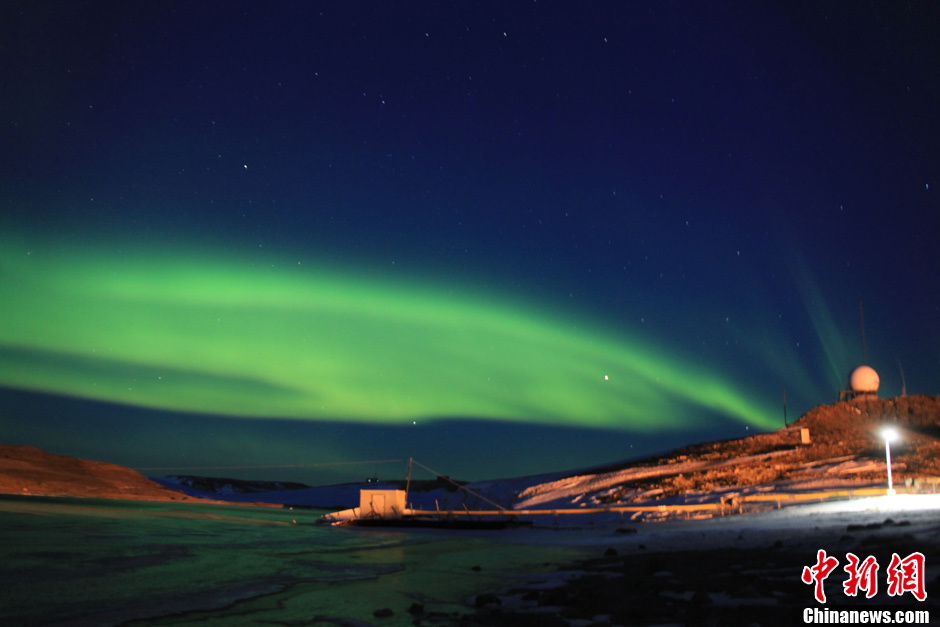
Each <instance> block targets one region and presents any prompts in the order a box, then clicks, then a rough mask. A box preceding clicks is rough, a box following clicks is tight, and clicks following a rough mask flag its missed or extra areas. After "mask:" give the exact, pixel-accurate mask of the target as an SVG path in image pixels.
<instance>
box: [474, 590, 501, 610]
mask: <svg viewBox="0 0 940 627" xmlns="http://www.w3.org/2000/svg"><path fill="white" fill-rule="evenodd" d="M502 604H503V602H502V600H500V598H499V597H498V596H496V595H495V594H493V593H492V592H486V593H484V594H478V595H477V598H476V599H475V600H474V601H473V605H474V607H486V606H488V605H495V606H497V607H499V606H501V605H502Z"/></svg>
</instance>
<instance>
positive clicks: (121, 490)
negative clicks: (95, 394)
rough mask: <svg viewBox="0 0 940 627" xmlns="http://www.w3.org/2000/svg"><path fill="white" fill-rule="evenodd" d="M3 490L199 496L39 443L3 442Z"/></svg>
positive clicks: (0, 448) (150, 498) (165, 497)
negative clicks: (55, 452) (52, 450)
mask: <svg viewBox="0 0 940 627" xmlns="http://www.w3.org/2000/svg"><path fill="white" fill-rule="evenodd" d="M0 493H2V494H23V495H42V496H80V497H95V498H107V499H139V500H148V501H189V500H196V499H192V498H191V497H188V496H186V495H185V494H183V493H182V492H177V491H175V490H168V489H167V488H164V487H163V486H161V485H160V484H158V483H154V482H153V481H151V480H149V479H147V478H146V477H144V476H143V475H141V474H140V473H139V472H137V471H135V470H131V469H130V468H125V467H124V466H118V465H117V464H109V463H106V462H96V461H89V460H87V459H78V458H75V457H68V456H66V455H53V454H51V453H47V452H45V451H43V450H41V449H38V448H36V447H35V446H15V445H10V444H0Z"/></svg>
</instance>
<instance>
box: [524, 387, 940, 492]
mask: <svg viewBox="0 0 940 627" xmlns="http://www.w3.org/2000/svg"><path fill="white" fill-rule="evenodd" d="M889 426H890V427H893V428H894V429H896V431H897V432H898V433H899V435H900V437H899V439H898V440H897V441H895V442H894V443H892V445H891V453H892V468H893V470H894V478H895V482H896V484H897V485H900V486H903V485H904V483H905V481H908V480H915V479H916V480H917V481H919V483H920V485H924V484H930V483H931V482H934V484H935V482H936V481H937V478H938V477H940V439H938V436H940V396H924V395H919V396H902V397H898V398H893V399H878V398H859V399H856V400H852V401H846V402H839V403H835V404H833V405H822V406H819V407H816V408H815V409H813V410H811V411H809V412H807V413H806V414H804V415H803V416H802V417H801V418H800V419H799V420H797V421H796V422H795V423H793V424H791V425H789V426H788V427H786V428H783V429H780V430H778V431H774V432H770V433H763V434H758V435H754V436H750V437H746V438H740V439H735V440H723V441H719V442H709V443H703V444H695V445H691V446H687V447H683V448H680V449H676V450H674V451H671V452H669V453H666V454H664V455H659V456H655V457H651V458H648V459H644V460H640V461H634V462H630V463H625V464H616V465H611V466H608V467H604V468H599V469H596V470H594V471H592V473H591V477H592V478H591V479H589V480H588V481H582V482H581V483H582V484H583V487H585V488H587V487H590V488H592V489H594V492H595V493H594V494H593V495H592V500H593V501H594V502H595V503H597V504H615V503H620V504H624V503H628V502H632V501H637V500H649V499H655V498H665V497H671V496H677V495H680V494H688V493H690V492H701V493H706V492H713V491H716V490H719V491H721V490H730V489H741V488H747V487H755V486H762V485H768V484H775V485H776V486H785V487H789V488H791V489H809V488H812V487H813V486H815V485H822V484H825V485H826V486H827V487H832V486H838V485H840V484H844V485H846V486H853V485H854V486H859V485H866V484H869V485H877V484H883V483H884V482H885V475H886V466H885V443H884V439H883V437H882V436H881V431H882V430H883V429H884V428H885V427H889ZM804 430H805V431H804ZM804 433H806V435H808V437H809V442H808V443H804V442H803V439H802V438H803V435H804ZM582 478H583V477H582ZM605 478H606V479H605ZM555 483H556V484H559V485H562V484H564V480H562V481H558V482H555ZM552 487H553V486H544V487H543V486H533V487H532V488H529V490H528V493H529V495H532V494H538V493H547V492H549V491H550V490H551V489H552ZM571 487H572V488H575V490H574V491H577V486H575V485H572V486H571ZM572 493H573V492H572ZM581 495H582V498H581V502H583V501H584V496H586V494H585V493H584V492H582V493H581ZM520 496H522V497H523V498H524V497H526V496H527V495H526V494H522V495H520ZM543 500H546V499H543ZM532 502H533V503H534V502H535V501H532ZM517 507H518V503H517Z"/></svg>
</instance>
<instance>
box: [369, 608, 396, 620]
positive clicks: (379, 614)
mask: <svg viewBox="0 0 940 627" xmlns="http://www.w3.org/2000/svg"><path fill="white" fill-rule="evenodd" d="M394 614H395V612H393V611H392V609H391V608H388V607H383V608H382V609H380V610H375V611H374V612H372V615H373V616H375V617H376V618H388V617H389V616H393V615H394Z"/></svg>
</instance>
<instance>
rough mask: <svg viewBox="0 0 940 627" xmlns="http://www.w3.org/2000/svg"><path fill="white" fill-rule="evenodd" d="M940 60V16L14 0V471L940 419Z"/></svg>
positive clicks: (8, 303)
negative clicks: (844, 405) (905, 416)
mask: <svg viewBox="0 0 940 627" xmlns="http://www.w3.org/2000/svg"><path fill="white" fill-rule="evenodd" d="M938 33H940V5H938V4H937V3H934V2H914V3H900V2H876V3H873V4H871V3H861V2H825V1H824V2H817V1H810V2H758V3H740V2H717V3H703V2H688V3H685V2H662V1H658V0H657V1H649V2H592V3H574V2H543V1H541V0H540V1H538V2H531V1H530V2H426V3H425V2H417V3H415V2H407V3H405V2H332V3H325V2H303V3H301V2H279V3H261V2H225V3H222V2H196V3H193V2H170V1H167V2H145V3H126V2H83V3H76V2H71V1H67V2H65V1H63V2H31V1H30V2H17V1H7V2H4V3H2V6H0V121H2V123H3V124H2V130H0V148H2V149H0V441H2V442H4V443H12V444H32V445H36V446H40V447H42V448H45V449H47V450H49V451H51V452H55V453H62V454H68V455H75V456H80V457H89V458H93V459H100V460H105V461H112V462H116V463H121V464H125V465H128V466H132V467H134V468H139V469H142V471H143V472H145V474H148V475H153V476H157V475H163V474H170V473H174V472H180V473H182V472H185V473H189V474H204V475H222V476H237V477H249V478H259V479H261V478H272V479H294V480H300V481H306V482H308V483H328V482H333V481H341V480H355V479H361V478H364V477H366V476H372V475H379V476H383V477H390V478H395V477H401V476H403V474H404V462H397V463H381V462H383V461H384V460H407V458H408V457H412V456H413V457H414V458H415V459H417V460H419V461H421V462H422V463H424V464H426V465H430V466H431V467H434V468H435V469H436V470H438V471H440V472H442V473H446V474H449V475H452V476H456V477H460V478H464V479H481V478H490V477H500V476H512V475H520V474H531V473H537V472H545V471H552V470H562V469H568V468H576V467H584V466H591V465H597V464H602V463H607V462H612V461H617V460H621V459H627V458H631V457H637V456H639V455H643V454H648V453H652V452H656V451H661V450H664V449H668V448H673V447H675V446H679V445H683V444H689V443H694V442H699V441H703V440H714V439H720V438H727V437H737V436H743V435H747V434H752V433H756V432H761V431H766V430H770V429H776V428H780V427H782V426H784V420H785V413H784V411H786V419H788V420H789V421H793V420H795V419H796V418H798V417H799V416H800V415H801V414H802V413H804V412H806V411H807V410H809V409H811V408H812V407H815V406H816V405H819V404H823V403H832V402H834V401H836V400H837V398H838V392H839V390H840V389H842V388H844V387H845V386H846V380H847V378H848V374H849V372H850V371H851V370H852V369H853V368H854V367H856V366H858V365H861V364H862V363H866V362H867V363H868V364H869V365H871V366H872V367H874V368H875V369H876V370H877V371H878V372H879V374H880V377H881V389H880V391H879V395H880V396H883V397H891V396H896V395H899V394H901V393H902V391H906V392H907V393H908V394H918V393H920V394H924V393H926V394H935V393H938V392H940V389H938V388H940V385H938V383H940V327H938V324H937V321H938V320H940V289H938V286H937V277H938V276H940V245H938V242H940V202H938V198H940V37H938V36H937V34H938ZM862 312H863V314H864V316H863V318H864V336H863V333H862V328H863V327H862V325H861V324H860V318H861V317H862V316H860V313H862ZM863 338H864V342H863ZM784 399H785V400H786V410H784ZM263 466H282V467H275V468H262V467H263Z"/></svg>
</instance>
